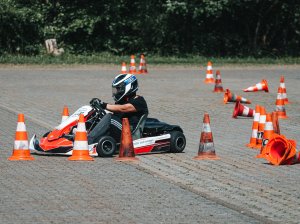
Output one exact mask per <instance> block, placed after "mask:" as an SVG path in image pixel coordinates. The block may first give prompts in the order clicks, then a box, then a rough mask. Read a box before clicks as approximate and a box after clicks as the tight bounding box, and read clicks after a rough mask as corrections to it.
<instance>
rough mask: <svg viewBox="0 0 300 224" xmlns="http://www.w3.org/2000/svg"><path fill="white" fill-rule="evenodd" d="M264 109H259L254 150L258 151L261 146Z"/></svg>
mask: <svg viewBox="0 0 300 224" xmlns="http://www.w3.org/2000/svg"><path fill="white" fill-rule="evenodd" d="M266 116H267V115H266V109H265V108H264V107H262V106H261V107H260V116H259V122H258V131H257V141H256V146H255V147H254V148H257V149H260V148H261V146H262V140H263V135H264V130H265V123H266Z"/></svg>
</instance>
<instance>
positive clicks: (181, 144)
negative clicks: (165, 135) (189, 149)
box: [170, 131, 186, 153]
mask: <svg viewBox="0 0 300 224" xmlns="http://www.w3.org/2000/svg"><path fill="white" fill-rule="evenodd" d="M170 134H171V145H170V151H171V152H173V153H179V152H182V151H183V150H184V148H185V145H186V139H185V136H184V134H183V133H182V132H180V131H172V132H171V133H170Z"/></svg>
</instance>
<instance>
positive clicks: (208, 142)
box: [194, 113, 220, 160]
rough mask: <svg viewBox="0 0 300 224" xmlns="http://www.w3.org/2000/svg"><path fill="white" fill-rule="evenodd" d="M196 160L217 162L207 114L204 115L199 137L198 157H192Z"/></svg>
mask: <svg viewBox="0 0 300 224" xmlns="http://www.w3.org/2000/svg"><path fill="white" fill-rule="evenodd" d="M194 159H196V160H218V159H220V158H219V157H217V155H216V151H215V147H214V141H213V135H212V132H211V128H210V119H209V115H208V113H205V114H204V117H203V127H202V132H201V137H200V143H199V150H198V155H197V156H195V157H194Z"/></svg>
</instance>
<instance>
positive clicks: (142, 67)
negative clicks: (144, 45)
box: [138, 54, 148, 74]
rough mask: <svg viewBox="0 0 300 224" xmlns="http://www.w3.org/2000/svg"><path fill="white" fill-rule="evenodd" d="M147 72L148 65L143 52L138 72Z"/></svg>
mask: <svg viewBox="0 0 300 224" xmlns="http://www.w3.org/2000/svg"><path fill="white" fill-rule="evenodd" d="M146 73H148V71H147V67H146V60H145V55H144V54H141V59H140V66H139V70H138V74H146Z"/></svg>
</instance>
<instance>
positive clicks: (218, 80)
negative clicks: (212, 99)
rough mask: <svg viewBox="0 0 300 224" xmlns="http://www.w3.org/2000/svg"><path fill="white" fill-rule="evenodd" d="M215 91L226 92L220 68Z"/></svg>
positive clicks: (217, 72) (217, 73)
mask: <svg viewBox="0 0 300 224" xmlns="http://www.w3.org/2000/svg"><path fill="white" fill-rule="evenodd" d="M214 92H218V93H220V92H224V89H223V85H222V79H221V73H220V71H219V70H217V71H216V80H215V89H214Z"/></svg>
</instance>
